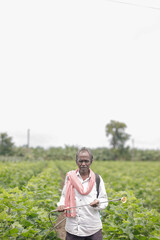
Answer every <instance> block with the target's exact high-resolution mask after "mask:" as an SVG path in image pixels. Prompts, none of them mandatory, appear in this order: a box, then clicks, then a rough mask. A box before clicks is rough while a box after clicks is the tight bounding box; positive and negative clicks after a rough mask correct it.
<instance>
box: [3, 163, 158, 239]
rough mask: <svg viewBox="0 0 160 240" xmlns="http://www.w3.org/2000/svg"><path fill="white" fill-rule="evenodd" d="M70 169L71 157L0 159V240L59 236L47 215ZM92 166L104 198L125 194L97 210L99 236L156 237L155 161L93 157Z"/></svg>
mask: <svg viewBox="0 0 160 240" xmlns="http://www.w3.org/2000/svg"><path fill="white" fill-rule="evenodd" d="M75 168H76V164H75V163H74V162H73V161H72V162H71V161H32V162H30V161H19V162H0V239H4V240H5V239H6V240H7V239H13V240H19V239H35V240H39V239H58V237H57V235H56V232H55V231H54V229H53V230H52V225H51V223H50V221H49V217H48V214H49V212H50V211H51V210H54V209H56V203H57V202H58V200H59V197H60V194H61V189H62V183H63V181H64V177H65V174H66V172H67V171H69V170H71V169H75ZM91 168H92V169H93V170H94V171H95V172H96V173H98V174H100V175H101V176H102V178H103V180H104V182H105V186H106V191H107V194H108V199H116V198H121V197H123V196H125V197H127V202H126V203H124V204H123V203H122V202H120V201H118V202H110V203H109V205H108V207H107V208H106V209H105V210H103V211H101V215H102V222H103V239H112V240H116V239H121V240H122V239H134V240H156V239H160V174H159V173H160V162H123V161H114V162H112V161H103V162H102V161H98V162H93V164H92V165H91ZM56 218H57V215H56V214H55V216H53V217H52V221H53V223H55V221H56ZM51 230H52V231H51Z"/></svg>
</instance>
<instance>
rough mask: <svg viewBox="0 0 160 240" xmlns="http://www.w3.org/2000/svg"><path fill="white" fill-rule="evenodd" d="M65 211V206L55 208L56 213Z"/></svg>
mask: <svg viewBox="0 0 160 240" xmlns="http://www.w3.org/2000/svg"><path fill="white" fill-rule="evenodd" d="M64 210H65V206H64V205H60V206H59V207H58V208H57V211H58V212H64Z"/></svg>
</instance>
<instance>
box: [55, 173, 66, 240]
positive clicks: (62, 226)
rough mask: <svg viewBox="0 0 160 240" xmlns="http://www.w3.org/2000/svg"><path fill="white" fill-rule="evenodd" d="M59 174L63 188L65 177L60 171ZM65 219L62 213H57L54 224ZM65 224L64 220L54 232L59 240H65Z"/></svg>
mask: <svg viewBox="0 0 160 240" xmlns="http://www.w3.org/2000/svg"><path fill="white" fill-rule="evenodd" d="M60 173H61V178H62V185H61V186H62V188H63V185H64V178H65V175H64V174H63V172H62V171H61V170H60ZM64 218H65V215H64V213H63V212H62V213H59V216H58V218H57V221H56V224H57V223H59V222H60V221H61V220H63V219H64ZM65 224H66V220H64V221H63V222H62V223H60V224H59V225H58V226H57V227H56V232H57V235H58V237H59V238H60V239H62V240H65V237H66V231H65Z"/></svg>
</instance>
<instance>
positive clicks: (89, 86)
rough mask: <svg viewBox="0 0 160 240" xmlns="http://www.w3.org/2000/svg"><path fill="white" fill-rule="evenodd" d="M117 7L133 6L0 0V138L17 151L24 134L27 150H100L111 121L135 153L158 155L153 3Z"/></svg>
mask: <svg viewBox="0 0 160 240" xmlns="http://www.w3.org/2000/svg"><path fill="white" fill-rule="evenodd" d="M124 2H127V3H131V4H139V5H140V6H136V5H129V4H123V3H118V2H115V1H112V0H111V1H108V0H81V1H80V0H79V1H78V0H72V1H71V0H52V1H40V0H38V1H34V0H26V1H23V0H19V1H16V0H15V1H7V0H3V1H0V132H7V133H8V135H10V136H12V137H13V141H14V142H15V144H16V145H24V144H26V142H27V136H26V135H27V129H30V131H31V132H30V133H31V139H30V140H31V145H32V146H43V147H49V146H64V145H65V144H66V145H78V146H86V147H102V146H109V142H108V139H107V138H106V136H105V125H106V124H107V123H109V122H110V120H116V121H121V122H125V123H126V124H127V129H126V132H127V133H129V134H131V139H134V146H135V147H138V148H154V149H157V148H158V149H160V114H159V110H158V109H159V103H160V90H159V81H160V1H156V0H150V1H149V0H148V1H147V0H145V1H143V0H138V1H135V0H126V1H125V0H124ZM142 5H145V6H151V7H155V8H159V9H153V8H147V7H143V6H142ZM131 142H132V141H130V143H129V144H130V145H132V144H131Z"/></svg>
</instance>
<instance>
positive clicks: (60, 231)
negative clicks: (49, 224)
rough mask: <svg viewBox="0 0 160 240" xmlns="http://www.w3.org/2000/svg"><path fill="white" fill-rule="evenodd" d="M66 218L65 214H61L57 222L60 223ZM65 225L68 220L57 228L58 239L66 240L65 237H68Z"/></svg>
mask: <svg viewBox="0 0 160 240" xmlns="http://www.w3.org/2000/svg"><path fill="white" fill-rule="evenodd" d="M64 218H65V215H64V213H61V214H60V215H59V217H58V218H57V222H56V224H57V223H58V222H60V221H61V220H63V219H64ZM65 223H66V220H64V221H63V222H62V223H60V224H59V225H58V226H57V227H56V232H57V234H58V237H59V238H60V239H62V240H65V236H66V231H65Z"/></svg>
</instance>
